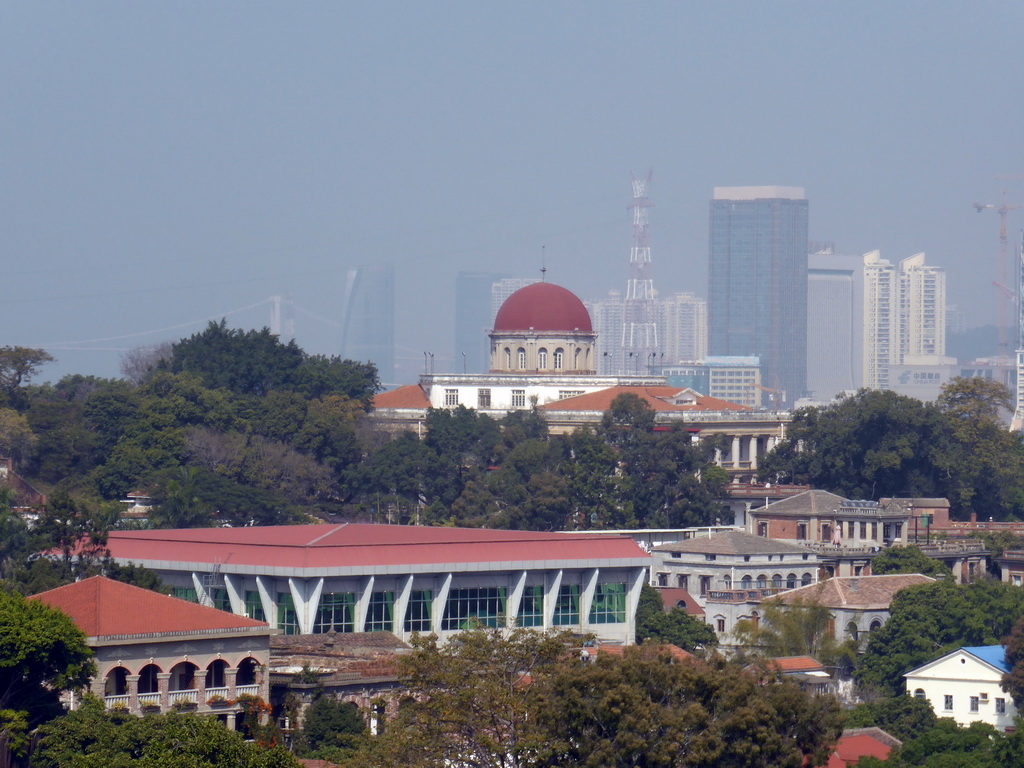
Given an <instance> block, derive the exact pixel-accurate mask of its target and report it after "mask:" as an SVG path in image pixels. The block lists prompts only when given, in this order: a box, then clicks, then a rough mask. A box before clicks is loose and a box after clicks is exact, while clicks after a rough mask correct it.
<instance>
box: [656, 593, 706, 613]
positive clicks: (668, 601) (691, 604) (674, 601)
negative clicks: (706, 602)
mask: <svg viewBox="0 0 1024 768" xmlns="http://www.w3.org/2000/svg"><path fill="white" fill-rule="evenodd" d="M657 589H658V594H659V595H661V604H662V605H663V606H665V610H666V611H671V610H672V609H673V608H675V607H676V606H677V605H678V606H679V607H681V608H683V609H685V610H686V612H687V613H688V614H690V615H691V616H704V609H703V608H701V607H700V603H698V602H697V601H696V600H694V599H693V596H692V595H691V594H690V593H689V592H687V591H686V590H685V589H683V588H682V587H658V588H657Z"/></svg>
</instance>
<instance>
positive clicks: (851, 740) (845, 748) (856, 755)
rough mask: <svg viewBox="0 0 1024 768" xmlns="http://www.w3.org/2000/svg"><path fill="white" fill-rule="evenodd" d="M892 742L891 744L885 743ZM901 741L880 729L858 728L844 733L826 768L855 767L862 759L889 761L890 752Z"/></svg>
mask: <svg viewBox="0 0 1024 768" xmlns="http://www.w3.org/2000/svg"><path fill="white" fill-rule="evenodd" d="M885 742H890V743H885ZM899 744H900V741H899V740H898V739H895V738H893V737H892V736H889V734H888V733H886V732H885V731H883V730H882V729H880V728H857V729H852V730H846V731H843V735H842V736H840V737H839V742H838V743H837V744H836V748H835V751H833V752H832V754H831V755H830V756H829V759H828V762H827V763H826V764H825V766H826V768H847V766H850V765H855V764H856V763H857V761H858V760H860V759H861V758H862V757H865V756H870V757H876V758H878V759H879V760H887V759H889V752H890V751H892V748H893V746H898V745H899Z"/></svg>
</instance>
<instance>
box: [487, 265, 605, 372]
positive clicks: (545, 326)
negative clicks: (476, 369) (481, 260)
mask: <svg viewBox="0 0 1024 768" xmlns="http://www.w3.org/2000/svg"><path fill="white" fill-rule="evenodd" d="M490 338H491V373H516V374H541V375H544V374H548V375H551V374H554V375H559V374H572V375H593V374H594V373H596V364H595V362H596V361H595V360H594V344H595V342H596V340H597V334H595V333H594V329H593V327H592V325H591V323H590V314H589V313H588V312H587V308H586V307H585V306H583V302H582V301H580V300H579V298H577V296H576V295H575V294H574V293H572V292H571V291H568V290H566V289H565V288H562V287H561V286H559V285H554V284H553V283H533V284H532V285H527V286H526V287H524V288H520V289H519V290H518V291H516V292H515V293H513V294H512V295H511V296H509V297H508V299H507V300H506V301H505V303H504V304H502V305H501V309H499V310H498V314H497V315H496V316H495V318H494V329H493V330H492V331H491V333H490Z"/></svg>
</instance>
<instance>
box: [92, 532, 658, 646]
mask: <svg viewBox="0 0 1024 768" xmlns="http://www.w3.org/2000/svg"><path fill="white" fill-rule="evenodd" d="M107 546H108V548H109V549H110V553H111V556H112V557H113V558H114V559H115V560H117V561H118V562H119V563H129V562H132V563H136V564H138V565H142V566H145V567H147V568H151V569H153V570H155V571H156V572H157V573H158V574H159V575H160V578H161V579H163V581H164V583H165V584H167V585H169V586H170V587H172V589H173V591H174V594H176V595H178V596H180V597H183V598H186V599H190V600H194V601H197V602H200V603H204V604H207V605H213V606H216V607H218V608H221V609H223V610H227V611H231V612H233V613H235V614H237V615H239V616H248V617H250V618H253V619H258V620H261V621H267V622H268V623H269V624H270V625H271V626H272V627H276V628H277V629H279V630H280V631H281V632H283V633H285V634H311V633H312V634H317V633H325V632H373V631H387V632H392V633H394V634H395V635H397V636H398V637H400V638H402V639H403V640H406V639H408V638H409V637H411V635H412V634H413V633H415V632H419V633H424V634H426V633H431V632H432V633H435V634H437V635H438V636H439V637H445V636H448V635H450V634H452V633H454V632H458V631H460V630H462V629H464V628H465V627H467V626H470V625H472V624H473V623H481V624H484V625H486V626H513V625H518V626H526V627H538V628H548V627H559V628H565V629H573V630H578V631H580V632H591V633H593V634H595V635H597V637H598V638H599V639H600V640H603V641H605V642H614V643H631V642H633V639H634V634H635V630H634V616H635V614H636V605H637V601H638V600H639V596H640V588H641V586H642V585H643V584H644V583H645V582H646V581H647V579H648V573H649V570H650V563H651V558H650V556H649V555H647V554H646V553H645V552H644V551H643V550H642V549H641V548H640V546H639V545H638V544H637V543H636V542H635V541H633V539H632V538H630V537H629V536H609V535H588V534H585V533H577V534H560V533H538V532H533V531H496V530H486V529H469V528H445V527H436V528H435V527H420V526H398V525H367V524H355V523H346V524H341V525H331V524H322V525H293V526H272V527H253V528H194V529H183V530H147V531H113V532H111V534H110V537H109V539H108V542H107Z"/></svg>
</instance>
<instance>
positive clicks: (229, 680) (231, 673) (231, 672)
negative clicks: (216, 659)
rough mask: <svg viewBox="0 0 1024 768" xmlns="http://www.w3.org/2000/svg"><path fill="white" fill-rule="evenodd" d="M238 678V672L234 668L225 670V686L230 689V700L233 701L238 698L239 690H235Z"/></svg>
mask: <svg viewBox="0 0 1024 768" xmlns="http://www.w3.org/2000/svg"><path fill="white" fill-rule="evenodd" d="M237 676H238V670H237V669H235V668H234V667H227V668H226V669H225V670H224V684H225V685H226V686H227V689H228V698H229V699H232V700H234V699H237V698H238V692H237V689H236V688H235V678H236V677H237Z"/></svg>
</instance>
